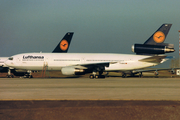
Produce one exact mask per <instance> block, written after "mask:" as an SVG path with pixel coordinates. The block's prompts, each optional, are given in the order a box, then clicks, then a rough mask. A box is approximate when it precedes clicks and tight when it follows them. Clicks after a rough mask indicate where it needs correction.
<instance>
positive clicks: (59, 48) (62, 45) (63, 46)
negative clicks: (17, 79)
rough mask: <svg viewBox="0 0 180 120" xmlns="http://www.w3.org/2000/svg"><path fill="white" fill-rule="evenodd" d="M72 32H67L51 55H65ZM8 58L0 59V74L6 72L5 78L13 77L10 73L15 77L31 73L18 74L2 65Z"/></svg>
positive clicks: (22, 72)
mask: <svg viewBox="0 0 180 120" xmlns="http://www.w3.org/2000/svg"><path fill="white" fill-rule="evenodd" d="M73 34H74V33H73V32H67V33H66V34H65V35H64V37H63V38H62V39H61V41H60V42H59V43H58V45H57V46H56V47H55V49H54V50H53V51H52V53H66V52H67V51H68V49H69V46H70V43H71V40H72V37H73ZM8 58H9V57H0V72H1V73H3V72H8V75H7V77H13V75H11V72H12V73H13V74H14V75H16V76H25V77H29V72H31V71H29V70H28V71H26V70H25V71H23V70H19V71H20V72H17V71H16V70H15V69H14V68H12V67H8V66H6V65H5V64H4V62H5V61H6V60H8Z"/></svg>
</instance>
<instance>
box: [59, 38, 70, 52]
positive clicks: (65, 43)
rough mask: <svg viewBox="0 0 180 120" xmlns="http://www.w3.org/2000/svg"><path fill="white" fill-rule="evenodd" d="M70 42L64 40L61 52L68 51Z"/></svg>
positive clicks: (61, 44)
mask: <svg viewBox="0 0 180 120" xmlns="http://www.w3.org/2000/svg"><path fill="white" fill-rule="evenodd" d="M68 46H69V45H68V42H67V40H62V41H61V43H60V49H61V50H63V51H65V50H67V49H68Z"/></svg>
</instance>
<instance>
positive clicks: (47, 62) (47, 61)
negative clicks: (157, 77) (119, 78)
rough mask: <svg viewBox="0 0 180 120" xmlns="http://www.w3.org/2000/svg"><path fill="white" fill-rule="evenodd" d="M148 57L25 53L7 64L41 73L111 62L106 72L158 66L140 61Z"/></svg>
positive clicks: (108, 54) (16, 56)
mask: <svg viewBox="0 0 180 120" xmlns="http://www.w3.org/2000/svg"><path fill="white" fill-rule="evenodd" d="M148 57H151V56H145V55H128V54H110V53H23V54H18V55H15V56H12V57H11V58H10V60H7V61H6V62H5V63H6V64H7V65H8V66H10V67H13V68H16V69H24V70H37V71H40V70H42V69H43V67H44V66H47V69H48V70H61V69H62V68H63V67H66V66H78V65H82V64H95V63H107V62H109V63H110V64H109V66H108V67H105V71H119V70H134V69H141V68H146V67H150V66H155V65H157V64H158V63H150V62H141V61H139V60H140V59H144V58H148Z"/></svg>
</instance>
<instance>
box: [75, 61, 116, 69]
mask: <svg viewBox="0 0 180 120" xmlns="http://www.w3.org/2000/svg"><path fill="white" fill-rule="evenodd" d="M115 63H117V62H101V63H84V64H76V65H72V66H73V67H74V68H79V69H93V68H94V69H95V68H102V67H103V68H104V67H109V65H110V64H115Z"/></svg>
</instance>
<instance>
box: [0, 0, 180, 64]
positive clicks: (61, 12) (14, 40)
mask: <svg viewBox="0 0 180 120" xmlns="http://www.w3.org/2000/svg"><path fill="white" fill-rule="evenodd" d="M179 6H180V0H150V1H145V0H0V57H9V56H12V55H15V54H19V53H28V52H41V51H42V52H52V51H53V50H54V48H55V47H56V46H57V44H58V43H59V41H60V40H61V39H62V37H63V36H64V35H65V33H66V32H74V36H73V39H72V41H71V45H70V48H69V51H68V52H70V53H123V54H135V53H133V52H132V51H131V46H132V45H133V44H135V43H142V44H143V43H144V42H145V41H146V40H147V39H148V38H149V37H150V36H151V35H152V34H153V33H154V32H155V31H156V30H157V29H158V28H159V27H160V26H161V25H162V24H163V23H171V24H173V25H172V27H171V30H170V31H169V34H168V36H167V37H166V41H165V43H171V44H174V45H175V50H176V51H175V52H174V53H169V54H167V55H169V56H174V57H175V58H178V57H179V53H178V51H179V33H178V30H180V7H179ZM167 63H168V62H166V63H163V65H161V66H163V67H169V63H168V64H167ZM161 66H159V67H161Z"/></svg>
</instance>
